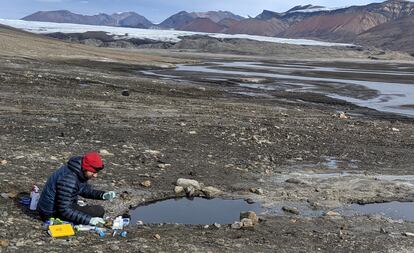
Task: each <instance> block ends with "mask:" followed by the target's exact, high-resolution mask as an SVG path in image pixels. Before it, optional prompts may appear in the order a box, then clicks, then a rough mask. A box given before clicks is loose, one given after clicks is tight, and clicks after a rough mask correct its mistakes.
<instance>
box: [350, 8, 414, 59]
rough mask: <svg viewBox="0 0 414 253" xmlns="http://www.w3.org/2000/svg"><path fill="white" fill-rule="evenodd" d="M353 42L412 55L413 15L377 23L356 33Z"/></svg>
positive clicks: (413, 37) (413, 38) (413, 53)
mask: <svg viewBox="0 0 414 253" xmlns="http://www.w3.org/2000/svg"><path fill="white" fill-rule="evenodd" d="M355 43H357V44H361V45H367V46H375V47H380V48H386V49H390V50H397V51H405V52H409V53H410V54H412V55H414V16H408V17H404V18H400V19H397V20H394V21H390V22H388V23H385V24H381V25H378V26H376V27H374V28H372V29H369V30H368V31H366V32H364V33H362V34H360V35H358V37H357V38H356V39H355Z"/></svg>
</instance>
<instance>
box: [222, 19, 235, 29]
mask: <svg viewBox="0 0 414 253" xmlns="http://www.w3.org/2000/svg"><path fill="white" fill-rule="evenodd" d="M238 22H239V21H238V20H235V19H231V18H225V19H222V20H220V22H218V24H220V25H224V26H225V27H227V28H229V27H231V26H233V25H235V24H236V23H238Z"/></svg>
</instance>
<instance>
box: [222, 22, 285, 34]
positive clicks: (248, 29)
mask: <svg viewBox="0 0 414 253" xmlns="http://www.w3.org/2000/svg"><path fill="white" fill-rule="evenodd" d="M287 27H288V25H287V24H286V23H284V22H283V21H280V20H278V19H275V18H273V19H270V20H267V21H263V20H257V19H254V18H249V19H244V20H242V21H239V22H237V23H236V24H234V25H232V26H231V27H230V28H229V29H227V31H226V33H230V34H250V35H263V36H277V35H279V34H280V33H281V32H283V31H284V30H286V28H287Z"/></svg>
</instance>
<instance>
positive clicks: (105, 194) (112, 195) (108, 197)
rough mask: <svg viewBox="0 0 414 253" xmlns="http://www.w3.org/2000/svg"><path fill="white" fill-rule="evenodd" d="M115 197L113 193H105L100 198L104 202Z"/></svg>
mask: <svg viewBox="0 0 414 253" xmlns="http://www.w3.org/2000/svg"><path fill="white" fill-rule="evenodd" d="M115 196H116V193H115V192H114V191H110V192H105V193H104V194H103V196H102V198H103V199H104V200H113V199H114V198H115Z"/></svg>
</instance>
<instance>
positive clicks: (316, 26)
mask: <svg viewBox="0 0 414 253" xmlns="http://www.w3.org/2000/svg"><path fill="white" fill-rule="evenodd" d="M385 22H387V18H386V17H384V16H382V15H380V14H377V13H369V12H361V13H358V12H357V13H341V14H337V15H322V16H314V17H310V18H308V19H305V20H303V21H301V22H299V23H297V24H294V25H292V26H291V27H289V29H287V30H286V31H285V32H284V33H283V35H284V36H286V37H295V38H298V37H310V38H320V39H327V40H333V41H352V40H353V39H354V38H355V36H356V35H358V34H360V33H362V32H364V31H366V30H368V29H370V28H372V27H375V26H377V25H379V24H382V23H385Z"/></svg>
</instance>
